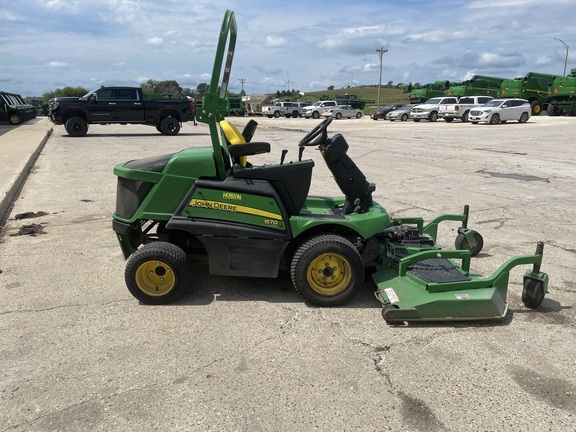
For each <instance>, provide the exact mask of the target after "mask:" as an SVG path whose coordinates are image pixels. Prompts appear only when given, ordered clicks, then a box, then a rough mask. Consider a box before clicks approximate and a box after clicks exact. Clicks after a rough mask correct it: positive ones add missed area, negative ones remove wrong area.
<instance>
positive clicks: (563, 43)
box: [554, 38, 570, 76]
mask: <svg viewBox="0 0 576 432" xmlns="http://www.w3.org/2000/svg"><path fill="white" fill-rule="evenodd" d="M554 39H556V40H557V41H558V42H560V43H561V44H562V45H564V48H566V58H565V59H564V76H566V64H567V63H568V50H569V49H570V47H569V46H568V44H567V43H566V42H564V41H563V40H562V39H558V38H554Z"/></svg>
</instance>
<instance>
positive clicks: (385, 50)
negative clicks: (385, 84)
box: [376, 47, 388, 107]
mask: <svg viewBox="0 0 576 432" xmlns="http://www.w3.org/2000/svg"><path fill="white" fill-rule="evenodd" d="M376 52H377V53H378V56H379V57H380V79H379V80H378V103H377V105H376V106H377V107H379V106H380V87H381V86H382V56H383V55H384V53H387V52H388V50H387V49H385V48H384V47H380V48H378V49H377V50H376Z"/></svg>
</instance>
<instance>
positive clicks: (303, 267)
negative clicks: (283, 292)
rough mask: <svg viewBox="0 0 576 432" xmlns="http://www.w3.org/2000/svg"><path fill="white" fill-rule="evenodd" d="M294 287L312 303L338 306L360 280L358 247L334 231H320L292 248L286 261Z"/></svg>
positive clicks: (355, 290) (345, 300) (350, 295)
mask: <svg viewBox="0 0 576 432" xmlns="http://www.w3.org/2000/svg"><path fill="white" fill-rule="evenodd" d="M290 275H291V277H292V283H293V284H294V288H296V291H298V292H299V293H300V294H301V295H302V297H304V298H305V299H306V300H307V301H308V302H309V303H311V304H314V305H316V306H338V305H341V304H344V303H346V302H347V301H349V300H350V299H351V298H352V297H353V296H354V294H356V292H357V291H358V289H360V286H361V285H362V283H363V280H364V265H363V263H362V257H361V256H360V253H359V252H358V249H356V247H355V246H354V245H353V244H352V243H351V242H350V241H348V240H347V239H345V238H344V237H342V236H340V235H336V234H320V235H317V236H314V237H311V238H309V239H308V240H305V241H304V242H303V243H302V244H301V245H300V246H298V248H297V249H296V251H295V253H294V256H293V257H292V261H291V264H290Z"/></svg>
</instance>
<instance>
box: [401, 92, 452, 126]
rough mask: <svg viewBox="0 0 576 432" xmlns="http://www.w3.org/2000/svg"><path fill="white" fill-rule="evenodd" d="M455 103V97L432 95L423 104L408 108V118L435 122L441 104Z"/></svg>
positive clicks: (416, 120)
mask: <svg viewBox="0 0 576 432" xmlns="http://www.w3.org/2000/svg"><path fill="white" fill-rule="evenodd" d="M456 103H458V98H455V97H433V98H431V99H428V100H427V101H426V102H424V103H423V104H419V105H416V106H414V107H413V108H412V109H411V110H410V118H411V119H412V120H414V121H415V122H419V121H420V120H428V121H430V122H435V121H436V120H438V113H439V112H440V107H441V106H442V105H454V104H456Z"/></svg>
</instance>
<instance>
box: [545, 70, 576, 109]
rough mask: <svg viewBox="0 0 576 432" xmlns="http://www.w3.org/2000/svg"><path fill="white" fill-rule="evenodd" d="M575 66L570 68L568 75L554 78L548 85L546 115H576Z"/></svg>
mask: <svg viewBox="0 0 576 432" xmlns="http://www.w3.org/2000/svg"><path fill="white" fill-rule="evenodd" d="M575 91H576V68H575V69H572V70H571V71H570V73H569V74H568V76H561V77H557V78H555V79H554V81H553V82H552V85H551V86H550V90H549V96H550V101H549V103H548V109H547V111H548V115H549V116H559V115H570V116H574V115H576V95H575V94H574V92H575Z"/></svg>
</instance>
